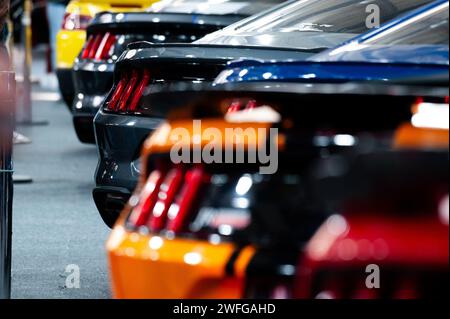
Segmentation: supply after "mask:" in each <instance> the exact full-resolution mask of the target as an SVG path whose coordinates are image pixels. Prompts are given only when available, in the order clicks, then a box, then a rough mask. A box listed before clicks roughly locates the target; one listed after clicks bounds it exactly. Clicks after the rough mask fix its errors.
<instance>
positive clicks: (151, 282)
mask: <svg viewBox="0 0 450 319" xmlns="http://www.w3.org/2000/svg"><path fill="white" fill-rule="evenodd" d="M235 250H236V246H235V245H234V244H232V243H220V244H212V243H209V242H207V241H199V240H192V239H167V238H163V237H159V236H150V235H141V234H138V233H131V232H128V231H126V230H125V228H124V227H123V226H122V225H121V224H120V223H119V224H118V225H117V226H116V227H115V228H114V230H113V232H112V234H111V236H110V238H109V240H108V242H107V251H108V259H109V266H110V274H111V281H112V290H113V297H114V298H126V299H129V298H133V299H134V298H139V299H140V298H149V299H150V298H158V299H169V298H190V299H193V298H204V299H222V298H223V299H234V298H241V297H242V295H243V291H244V288H245V287H244V286H245V269H246V267H247V265H248V262H249V261H250V259H251V257H252V256H253V255H254V249H253V248H252V247H247V248H244V249H243V250H242V251H241V252H240V254H239V257H238V258H237V259H236V261H235V262H234V271H233V274H232V275H230V274H227V272H226V266H227V264H228V263H229V261H230V258H231V256H232V254H233V252H234V251H235Z"/></svg>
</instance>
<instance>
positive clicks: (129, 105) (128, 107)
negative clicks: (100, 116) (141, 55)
mask: <svg viewBox="0 0 450 319" xmlns="http://www.w3.org/2000/svg"><path fill="white" fill-rule="evenodd" d="M149 83H150V72H149V71H148V70H144V71H142V72H139V71H136V70H133V71H132V72H131V74H123V75H122V78H121V79H120V81H119V83H118V84H117V85H116V87H115V88H114V91H113V93H112V95H111V97H110V99H109V100H108V102H107V103H106V109H107V110H108V111H112V112H114V111H115V112H135V111H137V109H138V104H139V101H140V100H141V98H142V95H143V94H144V90H145V88H146V87H147V86H148V84H149Z"/></svg>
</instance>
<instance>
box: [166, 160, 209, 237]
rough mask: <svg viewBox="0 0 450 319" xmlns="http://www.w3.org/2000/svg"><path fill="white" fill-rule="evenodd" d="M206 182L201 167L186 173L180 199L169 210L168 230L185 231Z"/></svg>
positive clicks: (179, 195)
mask: <svg viewBox="0 0 450 319" xmlns="http://www.w3.org/2000/svg"><path fill="white" fill-rule="evenodd" d="M204 181H205V173H204V171H203V169H202V168H201V167H196V168H193V169H192V170H190V171H188V172H186V176H185V182H184V185H183V187H182V189H181V191H180V193H179V194H178V197H177V199H176V201H175V203H173V204H172V205H171V206H170V208H169V214H168V216H167V217H168V223H167V230H169V231H171V232H174V233H178V232H180V231H182V230H184V227H185V226H186V221H187V218H188V216H189V212H190V211H191V209H192V207H193V205H194V202H195V199H196V197H197V195H198V193H199V190H200V187H201V186H202V184H203V182H204Z"/></svg>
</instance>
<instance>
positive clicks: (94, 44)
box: [87, 34, 103, 59]
mask: <svg viewBox="0 0 450 319" xmlns="http://www.w3.org/2000/svg"><path fill="white" fill-rule="evenodd" d="M102 38H103V37H102V35H101V34H97V35H96V36H95V37H94V40H93V41H92V45H91V47H90V48H89V51H88V53H87V58H88V59H93V58H95V54H96V53H97V49H98V47H99V46H100V43H101V42H102Z"/></svg>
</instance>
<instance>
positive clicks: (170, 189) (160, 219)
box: [149, 167, 183, 231]
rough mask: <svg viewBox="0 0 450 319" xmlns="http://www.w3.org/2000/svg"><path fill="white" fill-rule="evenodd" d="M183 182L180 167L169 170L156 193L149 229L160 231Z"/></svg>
mask: <svg viewBox="0 0 450 319" xmlns="http://www.w3.org/2000/svg"><path fill="white" fill-rule="evenodd" d="M182 181H183V170H182V169H181V167H177V168H173V169H171V170H170V171H169V172H168V174H167V176H166V178H165V179H164V182H163V183H162V185H161V187H160V189H159V192H158V201H157V203H156V204H155V206H154V208H153V212H152V215H151V219H150V222H149V227H150V229H151V230H152V231H161V230H162V229H163V227H164V225H165V222H166V219H167V212H168V211H169V208H170V204H171V203H172V202H173V199H174V197H175V195H176V193H177V191H178V189H179V188H180V185H181V182H182Z"/></svg>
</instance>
